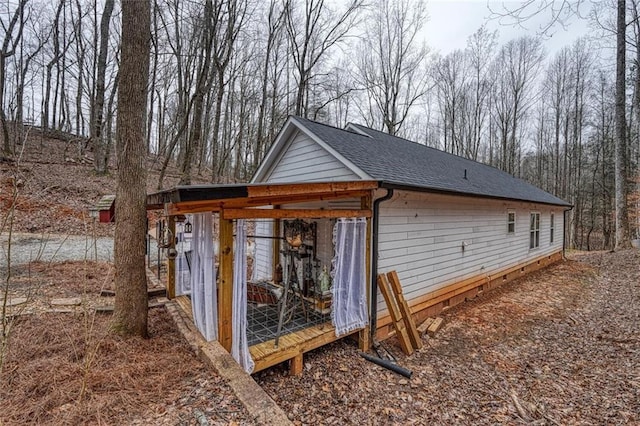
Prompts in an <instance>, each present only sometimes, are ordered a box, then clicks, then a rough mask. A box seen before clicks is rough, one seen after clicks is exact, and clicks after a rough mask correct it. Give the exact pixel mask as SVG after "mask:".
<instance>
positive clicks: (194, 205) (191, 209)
mask: <svg viewBox="0 0 640 426" xmlns="http://www.w3.org/2000/svg"><path fill="white" fill-rule="evenodd" d="M369 193H370V192H369V191H360V190H359V191H345V192H321V193H312V194H308V193H303V194H286V195H278V196H260V197H254V198H245V197H242V198H225V199H216V200H201V201H185V202H181V203H170V204H167V206H166V208H165V211H166V212H167V214H169V215H179V214H187V213H203V212H217V211H220V210H221V209H223V208H244V207H260V206H272V205H280V204H293V203H299V202H308V201H327V200H339V199H344V198H360V197H363V196H365V195H367V194H369Z"/></svg>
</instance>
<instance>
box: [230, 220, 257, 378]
mask: <svg viewBox="0 0 640 426" xmlns="http://www.w3.org/2000/svg"><path fill="white" fill-rule="evenodd" d="M246 241H247V229H246V227H245V222H244V220H237V221H236V244H235V253H234V259H233V302H232V307H231V309H232V314H231V316H232V321H231V324H232V331H231V333H232V335H231V336H232V338H231V356H233V358H234V359H235V360H236V361H237V362H238V364H240V366H241V367H242V368H244V370H245V371H246V372H247V373H251V372H252V371H253V367H254V362H253V359H252V358H251V354H250V353H249V345H248V343H247V244H246Z"/></svg>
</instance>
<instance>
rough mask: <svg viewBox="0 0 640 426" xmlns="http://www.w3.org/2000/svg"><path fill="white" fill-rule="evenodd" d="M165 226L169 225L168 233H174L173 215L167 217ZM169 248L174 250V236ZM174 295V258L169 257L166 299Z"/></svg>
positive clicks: (174, 219) (174, 222)
mask: <svg viewBox="0 0 640 426" xmlns="http://www.w3.org/2000/svg"><path fill="white" fill-rule="evenodd" d="M167 226H168V227H169V231H170V235H176V218H175V216H169V217H168V218H167ZM170 248H171V249H174V250H175V248H176V239H175V238H172V240H171V246H170ZM174 297H176V260H175V259H172V258H169V259H167V299H173V298H174Z"/></svg>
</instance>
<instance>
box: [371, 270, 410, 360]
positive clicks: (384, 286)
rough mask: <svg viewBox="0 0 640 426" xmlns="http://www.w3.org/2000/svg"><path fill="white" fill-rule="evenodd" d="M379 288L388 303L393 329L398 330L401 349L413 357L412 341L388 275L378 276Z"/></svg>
mask: <svg viewBox="0 0 640 426" xmlns="http://www.w3.org/2000/svg"><path fill="white" fill-rule="evenodd" d="M378 288H379V289H380V292H381V293H382V295H383V296H384V300H385V302H386V303H387V309H389V313H390V314H391V321H392V324H393V328H395V330H396V335H397V336H398V341H399V342H400V347H401V348H402V351H403V352H404V353H405V354H407V355H411V354H412V353H413V346H412V345H411V340H410V339H409V335H408V334H407V328H406V327H405V325H404V320H403V319H402V314H401V313H400V310H399V309H398V305H397V303H396V300H395V297H394V296H393V291H392V290H391V287H390V285H389V281H387V277H386V275H384V274H379V275H378Z"/></svg>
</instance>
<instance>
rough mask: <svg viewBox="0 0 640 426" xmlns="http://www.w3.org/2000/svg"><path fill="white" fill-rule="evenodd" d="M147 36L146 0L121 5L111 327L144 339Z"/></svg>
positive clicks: (145, 334) (148, 32) (148, 4)
mask: <svg viewBox="0 0 640 426" xmlns="http://www.w3.org/2000/svg"><path fill="white" fill-rule="evenodd" d="M150 35H151V6H150V0H123V1H122V44H121V49H122V54H121V57H122V59H121V62H120V72H119V74H120V78H119V87H118V118H117V130H116V133H117V136H116V143H117V148H118V152H119V153H120V155H119V156H118V176H117V189H116V231H115V244H114V245H115V269H116V276H115V282H116V283H115V285H116V299H115V306H114V313H113V323H112V329H113V330H114V331H115V332H117V333H120V334H125V335H138V336H142V337H146V336H147V309H148V308H147V300H148V298H147V277H146V273H145V247H146V244H145V235H146V219H147V214H146V181H147V172H146V167H145V158H146V147H145V139H144V135H145V124H146V123H145V113H146V109H147V83H148V80H149V55H150Z"/></svg>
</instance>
